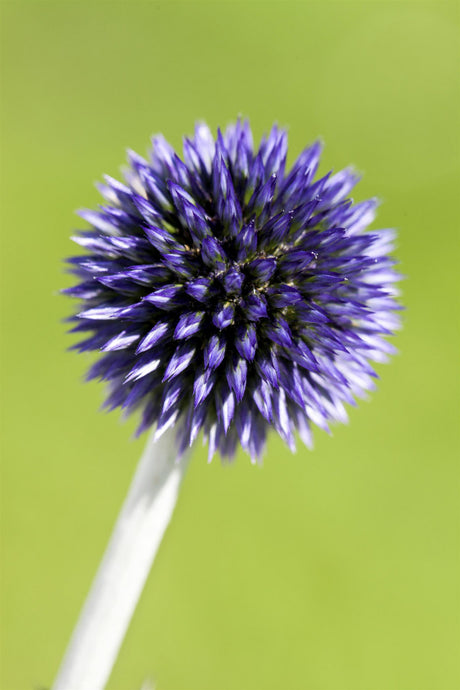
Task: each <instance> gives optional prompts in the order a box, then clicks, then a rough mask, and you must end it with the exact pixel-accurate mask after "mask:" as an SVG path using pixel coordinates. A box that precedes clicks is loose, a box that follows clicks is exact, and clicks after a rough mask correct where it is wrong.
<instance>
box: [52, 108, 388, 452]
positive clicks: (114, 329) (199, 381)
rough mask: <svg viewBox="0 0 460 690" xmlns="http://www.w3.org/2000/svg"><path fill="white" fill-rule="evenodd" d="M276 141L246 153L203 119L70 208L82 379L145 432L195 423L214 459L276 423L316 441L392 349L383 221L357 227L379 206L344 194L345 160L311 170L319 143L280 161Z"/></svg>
mask: <svg viewBox="0 0 460 690" xmlns="http://www.w3.org/2000/svg"><path fill="white" fill-rule="evenodd" d="M286 153H287V135H286V132H285V131H283V130H281V129H278V127H276V126H275V127H273V129H272V130H271V132H270V135H269V136H268V137H266V138H264V139H263V140H262V142H261V144H260V146H259V148H258V149H256V150H255V149H254V146H253V142H252V133H251V130H250V127H249V124H248V123H247V122H241V121H238V122H237V123H236V124H235V125H231V126H229V127H228V128H227V129H226V130H225V132H224V133H223V134H222V133H221V132H220V131H218V133H217V139H216V140H215V139H214V138H213V136H212V135H211V132H210V131H209V129H208V127H207V126H206V125H204V124H199V125H197V127H196V129H195V136H194V137H193V138H191V139H185V141H184V150H183V160H181V159H180V158H179V156H178V155H177V154H176V153H175V151H174V150H173V149H172V147H171V146H170V145H169V144H168V143H167V142H166V141H165V140H164V139H163V137H161V136H159V137H155V138H154V139H153V148H152V152H151V155H150V160H149V161H146V160H144V159H143V158H141V157H140V156H138V155H137V154H135V153H133V152H129V163H130V168H129V171H128V172H127V173H126V174H125V176H126V184H121V183H120V182H117V181H116V180H114V179H112V178H110V177H106V178H105V179H106V183H105V184H103V185H100V191H101V193H102V195H103V196H104V198H105V199H106V201H107V204H106V205H103V206H101V207H100V210H99V211H90V210H85V211H82V212H81V214H80V215H81V216H82V217H83V218H84V219H85V220H86V221H87V222H88V223H89V225H90V226H91V228H92V229H91V230H89V231H88V230H86V231H82V232H80V233H79V234H78V235H77V236H75V237H74V238H73V239H74V240H75V241H76V242H77V243H78V244H79V245H81V246H82V247H84V248H85V249H86V250H87V252H88V253H87V254H86V255H83V256H77V257H73V258H71V259H69V260H68V262H69V264H70V266H71V271H72V273H74V274H75V275H76V276H77V277H78V279H79V281H80V282H79V283H78V284H77V285H76V286H75V287H72V288H69V289H67V290H65V292H66V293H67V294H69V295H71V296H74V297H76V298H78V299H79V300H80V301H81V306H80V309H79V311H78V313H77V314H76V316H74V317H72V319H71V320H73V321H76V322H77V325H76V326H75V327H74V328H73V329H72V331H74V332H75V331H76V332H84V333H85V336H86V337H85V340H83V341H82V342H80V343H79V344H78V345H76V346H75V348H76V349H78V350H79V351H89V350H98V351H99V352H100V353H101V354H100V356H99V358H98V360H97V361H96V362H95V363H94V364H93V366H92V367H91V369H90V371H89V373H88V378H89V379H92V378H100V379H102V380H105V381H108V384H109V395H108V397H107V400H106V403H105V405H106V407H107V408H108V409H113V408H115V407H121V408H123V409H124V410H125V412H127V413H129V412H132V411H134V410H136V409H138V408H140V410H141V423H140V425H139V428H138V431H139V433H140V432H143V431H145V430H146V429H149V428H150V427H152V426H156V434H157V436H159V435H161V433H163V432H164V431H165V430H166V429H168V428H170V427H171V426H173V425H175V427H176V429H177V442H178V452H179V453H182V452H183V451H184V450H185V449H186V448H187V447H188V446H189V445H190V444H191V443H193V441H194V440H195V439H196V437H197V436H198V434H199V433H200V432H201V431H203V433H204V437H205V438H206V439H207V441H208V444H209V457H212V455H213V454H214V453H215V452H216V451H218V452H220V453H221V455H222V456H223V457H232V456H233V455H234V453H235V450H236V449H237V446H238V444H241V446H242V447H243V448H244V450H245V451H247V452H248V453H249V455H250V456H251V459H252V460H256V459H258V458H260V456H261V455H262V453H263V450H264V446H265V441H266V435H267V432H268V430H269V429H270V428H274V429H276V431H277V432H278V433H279V435H280V436H281V437H282V438H283V439H284V441H285V442H286V443H287V444H288V445H289V447H290V448H291V449H294V448H295V434H296V432H297V433H298V434H299V435H300V437H301V439H302V440H303V441H304V442H305V443H306V444H307V445H308V446H311V425H312V423H313V424H316V425H317V426H319V427H321V428H322V429H325V430H326V431H328V429H329V427H328V424H329V422H331V421H341V422H345V421H346V420H347V414H346V411H345V408H344V403H349V404H354V398H355V397H356V396H357V397H359V396H363V395H364V394H365V392H366V391H368V390H371V389H372V388H373V387H374V380H375V378H376V374H375V372H374V371H373V369H372V367H371V365H370V364H369V361H377V362H382V361H386V359H387V355H388V354H391V353H392V352H393V351H394V348H393V347H392V346H391V345H390V344H389V343H388V342H387V341H386V340H385V337H386V336H387V335H391V334H392V333H393V331H394V330H395V329H396V328H398V326H399V319H398V316H397V314H396V313H395V312H396V311H397V310H399V309H400V307H399V305H398V303H397V302H396V300H395V297H396V296H397V290H396V288H395V283H396V282H397V281H398V280H399V278H400V276H399V274H398V273H397V272H396V271H395V270H394V263H395V262H394V260H393V259H392V258H391V257H390V256H389V253H390V252H391V251H392V249H393V239H394V231H393V230H372V231H367V227H368V225H369V224H370V223H371V222H372V221H373V219H374V215H375V209H376V206H377V201H376V200H375V199H371V200H368V201H364V202H362V203H358V204H353V202H352V200H351V199H350V198H348V195H349V193H350V191H351V190H352V188H353V187H354V185H355V184H356V182H357V181H358V178H357V176H356V174H355V173H354V172H353V171H352V170H349V169H346V170H343V171H341V172H339V173H337V174H335V175H331V174H330V173H329V174H328V175H326V176H325V177H322V178H320V179H318V180H315V175H316V171H317V168H318V163H319V158H320V153H321V146H320V144H319V143H318V142H316V143H314V144H313V145H312V146H310V147H308V148H307V149H305V151H303V153H301V154H300V156H299V157H298V158H297V160H296V161H295V163H294V164H293V166H292V168H291V169H290V170H289V171H285V163H286Z"/></svg>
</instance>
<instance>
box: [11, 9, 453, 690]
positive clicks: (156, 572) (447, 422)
mask: <svg viewBox="0 0 460 690" xmlns="http://www.w3.org/2000/svg"><path fill="white" fill-rule="evenodd" d="M458 25H459V5H458V4H457V3H451V4H449V3H442V2H375V3H374V2H362V3H361V2H337V3H332V2H323V3H319V2H314V3H292V2H279V3H266V2H253V3H250V2H249V3H248V2H223V3H217V2H188V3H183V4H182V3H176V2H166V1H164V2H156V3H155V2H126V3H123V2H89V1H88V2H69V3H66V2H36V3H33V2H29V3H28V2H4V3H3V4H2V77H3V79H2V91H3V98H2V136H1V144H2V181H1V184H2V199H3V211H2V262H3V270H2V276H1V278H2V293H1V294H2V316H3V329H2V331H3V333H2V334H3V351H2V368H3V383H2V393H1V396H2V403H3V417H2V445H3V460H2V584H1V588H2V589H1V592H2V601H1V644H2V651H1V689H2V690H26V689H36V688H40V687H45V686H47V687H49V686H50V685H51V682H52V680H53V677H54V675H55V672H56V670H57V668H58V665H59V662H60V659H61V657H62V654H63V652H64V649H65V647H66V644H67V641H68V638H69V636H70V633H71V630H72V628H73V625H74V623H75V621H76V618H77V614H78V612H79V609H80V607H81V605H82V603H83V600H84V597H85V595H86V592H87V590H88V587H89V585H90V582H91V580H92V577H93V575H94V574H95V571H96V567H97V565H98V563H99V560H100V557H101V555H102V552H103V549H104V547H105V545H106V542H107V539H108V536H109V534H110V531H111V528H112V525H113V523H114V520H115V517H116V515H117V513H118V510H119V508H120V505H121V503H122V500H123V497H124V495H125V492H126V490H127V487H128V484H129V481H130V477H131V475H132V473H133V471H134V468H135V465H136V462H137V459H138V457H139V456H140V453H141V449H142V446H143V443H144V439H142V440H140V441H136V442H133V441H132V432H133V429H134V422H131V421H130V422H128V423H127V424H121V423H120V420H119V417H118V414H117V413H112V414H110V415H103V414H101V413H99V412H98V407H99V405H100V403H101V402H102V399H103V389H102V387H101V386H100V385H99V384H97V383H95V384H88V385H83V383H82V378H83V374H84V372H85V370H86V368H87V366H88V362H89V360H85V357H84V356H79V355H77V354H74V353H67V352H66V351H65V350H66V347H67V346H68V345H69V344H70V343H71V342H72V341H71V339H70V337H69V336H67V335H65V328H64V326H63V324H62V323H61V319H62V318H63V317H64V316H66V315H67V314H69V313H70V311H71V309H72V307H73V305H72V303H71V302H70V300H67V299H65V298H63V297H61V296H59V294H58V291H59V289H60V288H61V287H63V286H66V285H68V284H70V278H69V277H68V276H67V275H65V274H64V273H63V267H62V263H61V260H62V258H63V257H65V256H66V255H69V254H70V253H73V252H74V251H76V250H75V248H74V246H72V244H71V242H70V241H69V236H70V234H71V232H72V230H73V229H74V228H76V227H81V223H79V221H78V219H77V218H76V216H75V215H74V209H76V208H80V207H82V206H88V207H92V206H94V205H95V204H97V203H98V202H99V196H98V194H97V192H96V190H95V189H94V187H93V184H92V183H93V181H95V180H98V179H100V178H101V176H102V174H103V173H109V174H112V175H114V176H119V169H120V166H121V165H122V164H123V162H124V160H125V149H126V148H127V147H131V148H133V149H135V150H137V151H138V152H139V153H141V154H144V153H145V151H146V148H147V145H148V142H149V137H150V135H151V134H152V133H155V132H159V131H161V132H163V133H164V134H165V136H166V137H167V138H168V139H169V140H170V141H171V142H172V143H173V144H174V145H176V146H180V143H181V137H182V134H185V133H191V131H192V129H193V126H194V122H195V121H196V120H197V119H205V120H207V121H208V122H209V124H210V125H211V126H212V127H213V129H215V128H216V127H217V126H218V125H225V124H226V123H228V122H230V121H232V120H234V119H235V117H236V116H237V115H238V114H239V113H242V114H244V115H246V116H248V117H249V118H250V120H251V123H252V125H253V128H254V132H255V135H256V137H257V138H258V137H260V135H261V134H262V133H263V132H264V131H266V130H268V129H269V127H270V126H271V124H272V122H273V121H274V120H277V121H278V122H279V123H280V124H281V125H286V126H288V127H289V132H290V152H291V157H292V158H293V157H294V155H296V154H297V153H299V152H300V150H301V149H302V148H303V147H304V146H305V145H306V144H307V143H308V142H311V141H312V140H313V139H314V138H315V137H317V136H318V135H319V136H322V137H323V138H324V140H325V142H326V149H325V155H324V161H323V167H322V171H323V172H326V171H327V170H329V169H330V168H334V169H336V170H337V169H340V168H341V167H343V166H345V165H347V164H349V163H354V164H355V165H356V166H357V167H358V169H360V170H362V171H363V172H364V179H363V180H362V182H361V183H360V184H359V186H358V188H357V190H356V195H355V198H356V199H363V198H366V197H368V196H373V195H377V196H379V197H380V198H381V199H382V200H383V205H382V206H381V208H380V211H379V217H378V224H379V225H380V226H382V227H388V226H390V227H392V226H395V227H397V228H398V229H399V246H398V250H397V255H398V258H399V259H400V260H401V266H402V271H403V272H404V273H405V274H406V275H407V276H408V279H407V280H406V281H405V282H404V284H403V301H404V304H405V305H406V307H407V312H406V313H405V315H404V329H403V331H402V332H401V334H400V335H398V338H397V340H395V343H396V344H397V346H398V348H399V350H400V354H399V356H397V357H395V358H394V360H393V362H392V364H391V365H390V366H386V367H379V373H380V374H381V376H382V380H381V383H380V384H379V388H378V391H377V392H376V393H375V394H374V395H373V396H372V402H371V403H367V402H364V403H361V404H360V405H359V406H358V408H357V409H355V410H352V411H351V424H350V425H349V426H346V427H345V426H344V427H336V428H335V429H334V436H333V438H330V437H328V436H326V435H325V434H324V433H322V432H317V433H316V436H315V450H314V451H313V452H309V451H307V450H305V449H303V448H301V449H299V451H298V452H297V454H296V455H291V454H290V453H289V451H288V450H287V449H286V448H284V446H283V445H282V443H281V442H280V441H278V440H277V439H276V438H275V437H272V438H271V440H270V443H269V450H268V454H267V456H266V459H265V463H264V466H263V468H259V467H256V468H254V467H252V466H251V465H250V463H249V461H248V459H247V457H246V456H244V455H243V454H241V455H239V456H238V458H237V461H236V464H235V465H233V466H231V467H222V466H221V465H220V464H219V462H218V461H214V462H213V463H212V464H211V465H208V464H207V463H206V457H205V452H204V450H203V449H202V448H201V447H198V448H197V449H196V451H195V453H194V456H193V460H192V463H191V467H190V470H189V472H188V475H187V477H186V480H185V483H184V486H183V491H182V494H181V497H180V500H179V505H178V508H177V512H176V514H175V517H174V519H173V522H172V525H171V527H170V529H169V531H168V534H167V537H166V539H165V542H164V544H163V545H162V547H161V551H160V553H159V556H158V559H157V561H156V564H155V567H154V569H153V572H152V574H151V577H150V579H149V581H148V584H147V587H146V590H145V592H144V595H143V597H142V599H141V602H140V605H139V608H138V610H137V612H136V614H135V617H134V620H133V624H132V627H131V628H130V630H129V633H128V636H127V638H126V642H125V645H124V646H123V649H122V652H121V654H120V657H119V659H118V662H117V665H116V667H115V669H114V673H113V676H112V678H111V680H110V683H109V688H110V689H111V690H116V689H118V690H136V689H138V688H140V686H141V683H142V682H143V680H144V679H145V678H146V677H151V678H153V679H154V680H155V682H156V687H157V689H158V690H275V689H276V690H280V689H282V690H298V689H305V690H397V689H398V690H458V688H460V664H459V658H458V654H457V651H458V644H459V641H460V635H459V633H460V630H459V614H460V610H459V594H460V591H459V568H458V565H459V544H460V542H459V524H460V520H459V517H460V514H459V508H458V491H459V470H458V450H459V434H458V409H459V405H458V403H459V400H458V384H457V382H456V380H455V378H456V377H455V369H456V367H455V362H456V354H457V353H456V349H457V346H458V331H457V312H456V309H455V304H454V297H455V293H456V286H457V282H458V257H457V256H456V250H457V249H458V232H459V220H458V195H459V187H458V173H459V168H460V165H459V158H460V151H459V129H458V126H459V114H460V113H459V88H458V83H457V78H458V60H459V50H458V40H457V39H458ZM292 158H291V160H292ZM88 690H91V689H90V688H89V689H88Z"/></svg>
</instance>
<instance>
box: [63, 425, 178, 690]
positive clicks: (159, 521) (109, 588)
mask: <svg viewBox="0 0 460 690" xmlns="http://www.w3.org/2000/svg"><path fill="white" fill-rule="evenodd" d="M174 437H175V430H174V429H171V430H169V431H167V432H166V433H165V434H164V435H163V436H162V437H161V438H160V439H159V440H158V441H156V442H154V441H153V435H152V436H151V438H150V439H149V441H148V442H147V446H146V448H145V450H144V453H143V455H142V457H141V460H140V462H139V465H138V467H137V470H136V472H135V475H134V478H133V480H132V483H131V487H130V489H129V492H128V495H127V497H126V499H125V502H124V504H123V507H122V509H121V513H120V515H119V517H118V520H117V522H116V524H115V528H114V531H113V533H112V536H111V538H110V541H109V544H108V546H107V550H106V552H105V554H104V557H103V559H102V562H101V565H100V566H99V570H98V572H97V575H96V577H95V579H94V582H93V585H92V587H91V590H90V592H89V594H88V597H87V599H86V602H85V605H84V606H83V609H82V612H81V614H80V619H79V621H78V623H77V626H76V628H75V630H74V633H73V635H72V638H71V640H70V643H69V646H68V648H67V652H66V654H65V656H64V659H63V661H62V664H61V667H60V669H59V673H58V675H57V678H56V680H55V683H54V685H53V690H102V688H104V687H105V685H106V683H107V681H108V679H109V676H110V673H111V671H112V668H113V665H114V663H115V661H116V658H117V655H118V652H119V649H120V646H121V644H122V642H123V638H124V636H125V634H126V631H127V628H128V626H129V622H130V620H131V617H132V615H133V613H134V610H135V608H136V604H137V602H138V599H139V597H140V595H141V592H142V589H143V587H144V584H145V581H146V579H147V575H148V573H149V571H150V568H151V565H152V563H153V560H154V558H155V555H156V553H157V551H158V548H159V546H160V543H161V540H162V538H163V534H164V532H165V530H166V527H167V526H168V523H169V521H170V519H171V516H172V513H173V510H174V506H175V504H176V500H177V494H178V491H179V487H180V483H181V480H182V478H183V476H184V472H185V469H186V467H187V464H188V456H187V457H182V459H181V460H180V461H179V462H177V461H176V452H175V443H174Z"/></svg>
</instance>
